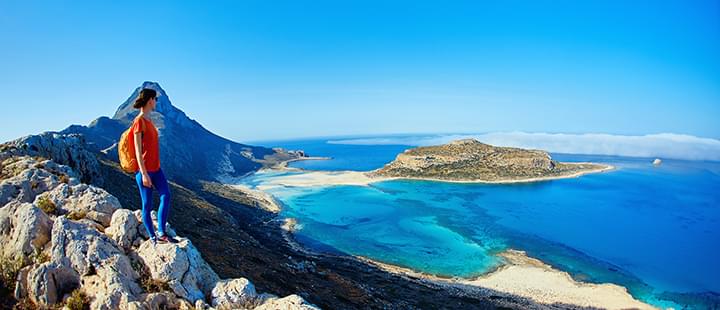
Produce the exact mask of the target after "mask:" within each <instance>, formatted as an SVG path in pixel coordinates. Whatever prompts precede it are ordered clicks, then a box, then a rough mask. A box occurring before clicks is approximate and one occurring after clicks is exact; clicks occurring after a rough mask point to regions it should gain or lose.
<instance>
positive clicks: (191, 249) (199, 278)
mask: <svg viewBox="0 0 720 310" xmlns="http://www.w3.org/2000/svg"><path fill="white" fill-rule="evenodd" d="M178 239H179V241H180V242H179V243H177V244H170V243H167V244H162V243H158V244H157V245H153V243H152V241H150V240H146V241H144V242H143V243H142V244H141V245H140V247H139V248H138V250H137V253H138V255H139V256H140V258H141V259H142V260H143V262H144V264H145V266H147V267H148V269H149V270H150V274H151V276H152V278H153V279H155V280H159V281H162V282H165V283H167V284H168V286H169V287H170V288H171V289H172V290H173V292H175V294H176V295H178V296H180V297H182V298H185V299H187V300H189V301H190V302H193V303H194V302H196V301H197V300H198V299H203V298H204V297H205V296H206V295H210V294H211V291H212V289H213V287H214V285H215V283H216V282H217V281H218V280H219V277H218V276H217V274H215V272H214V271H213V270H212V269H211V268H210V266H209V265H208V264H207V263H206V262H205V261H204V260H203V259H202V257H201V256H200V253H199V252H198V251H197V249H196V248H195V246H193V245H192V243H191V242H190V240H188V239H186V238H178Z"/></svg>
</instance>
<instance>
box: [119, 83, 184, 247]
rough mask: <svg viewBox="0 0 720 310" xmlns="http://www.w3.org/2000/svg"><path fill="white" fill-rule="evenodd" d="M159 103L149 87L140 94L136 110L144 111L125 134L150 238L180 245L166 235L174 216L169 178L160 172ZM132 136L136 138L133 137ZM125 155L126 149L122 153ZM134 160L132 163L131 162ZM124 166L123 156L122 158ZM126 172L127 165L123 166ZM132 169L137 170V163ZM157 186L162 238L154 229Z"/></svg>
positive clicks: (136, 102)
mask: <svg viewBox="0 0 720 310" xmlns="http://www.w3.org/2000/svg"><path fill="white" fill-rule="evenodd" d="M156 102H157V92H156V91H155V90H153V89H149V88H145V89H143V90H141V91H140V94H139V95H138V97H137V99H135V103H134V104H133V107H134V108H136V109H140V114H138V116H137V117H136V118H135V120H133V123H132V126H131V127H130V129H128V132H127V133H126V134H124V135H123V138H125V135H127V136H128V138H129V139H128V140H129V141H128V142H127V144H130V145H131V146H134V151H135V152H134V153H135V154H134V158H132V159H134V160H135V161H136V163H137V164H136V165H137V167H136V169H135V181H136V182H137V185H138V189H139V190H140V198H141V199H142V221H143V224H145V229H146V230H147V232H148V234H149V236H150V239H151V240H152V241H153V243H154V244H155V243H157V241H159V242H161V243H177V242H178V241H177V240H176V239H174V238H173V237H170V236H168V235H167V233H166V232H165V225H166V223H167V219H168V215H169V213H170V189H169V187H168V182H167V180H166V179H165V175H164V174H163V171H162V169H160V145H159V143H158V130H157V128H155V125H154V124H153V122H152V120H151V119H150V112H151V111H153V110H154V109H155V104H156ZM130 136H131V137H132V138H130ZM118 151H119V152H121V151H122V150H118ZM130 161H132V160H130ZM121 164H122V155H121ZM123 168H124V169H125V166H124V165H123ZM132 168H135V164H134V163H133V165H132ZM153 186H154V187H155V189H156V190H157V191H158V194H160V207H159V209H158V216H157V217H158V236H157V237H156V236H155V230H154V229H153V223H152V217H151V216H150V211H151V210H152V205H151V204H152V191H153Z"/></svg>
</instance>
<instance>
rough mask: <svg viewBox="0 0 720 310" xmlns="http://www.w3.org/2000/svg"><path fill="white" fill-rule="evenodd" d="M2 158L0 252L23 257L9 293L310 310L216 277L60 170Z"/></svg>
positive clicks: (54, 302)
mask: <svg viewBox="0 0 720 310" xmlns="http://www.w3.org/2000/svg"><path fill="white" fill-rule="evenodd" d="M0 158H3V160H2V162H0V171H1V172H2V175H1V178H0V198H1V199H2V204H0V254H1V255H2V259H4V260H8V259H17V260H18V261H19V262H20V266H19V268H18V270H16V271H15V272H16V281H15V282H14V283H2V284H3V285H4V286H8V287H12V286H14V297H15V298H16V299H23V300H27V301H28V302H30V303H32V304H34V305H36V306H38V307H41V308H45V307H56V306H58V305H62V304H63V303H65V302H67V301H68V300H70V299H72V298H75V297H74V296H85V297H84V298H85V302H86V303H87V305H88V306H89V307H90V308H91V309H160V308H166V309H215V308H218V309H253V308H256V307H259V308H261V309H317V308H316V307H315V306H313V305H311V304H308V303H307V302H305V301H304V300H303V299H302V298H301V297H299V296H297V295H290V296H288V297H285V298H277V297H275V296H273V295H270V294H258V293H257V292H256V291H255V287H254V286H253V285H252V283H251V282H250V281H249V280H247V279H245V278H236V279H220V277H218V275H217V274H216V273H215V272H214V271H213V270H212V268H211V267H210V266H209V265H208V263H207V262H205V260H204V259H203V258H202V256H201V254H200V252H199V251H198V250H197V249H196V248H195V246H193V244H192V242H191V241H190V240H189V239H186V238H183V237H177V238H178V239H179V240H180V243H178V244H157V245H154V244H153V243H152V242H151V241H150V240H147V238H148V236H147V232H146V231H145V228H144V226H143V224H142V218H141V216H140V212H139V211H135V212H133V211H130V210H127V209H123V208H122V206H121V205H120V203H119V202H118V200H117V199H116V198H115V197H114V196H112V195H110V194H108V193H107V192H106V191H105V190H103V189H101V188H99V187H96V186H94V185H88V184H83V183H80V182H79V181H78V178H77V176H78V174H76V172H74V170H72V169H70V168H69V167H67V166H64V165H58V164H56V163H55V162H53V161H51V160H43V159H40V158H35V157H30V156H8V155H7V154H2V156H0ZM153 217H156V215H155V214H153ZM168 233H169V234H171V235H174V234H175V233H174V230H172V229H171V228H170V227H168ZM6 271H7V270H6ZM77 292H80V293H81V294H79V295H77V294H75V293H77Z"/></svg>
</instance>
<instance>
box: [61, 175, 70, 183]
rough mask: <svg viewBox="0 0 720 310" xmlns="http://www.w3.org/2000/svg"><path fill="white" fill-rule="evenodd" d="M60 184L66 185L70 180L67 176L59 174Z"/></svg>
mask: <svg viewBox="0 0 720 310" xmlns="http://www.w3.org/2000/svg"><path fill="white" fill-rule="evenodd" d="M60 182H62V183H65V184H68V183H69V182H70V178H69V177H68V176H67V174H61V175H60Z"/></svg>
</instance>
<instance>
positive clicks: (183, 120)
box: [113, 81, 195, 127]
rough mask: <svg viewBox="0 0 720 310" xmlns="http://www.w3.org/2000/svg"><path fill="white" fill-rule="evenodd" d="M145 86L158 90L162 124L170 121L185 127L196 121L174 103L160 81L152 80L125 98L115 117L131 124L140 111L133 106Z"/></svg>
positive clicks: (157, 110)
mask: <svg viewBox="0 0 720 310" xmlns="http://www.w3.org/2000/svg"><path fill="white" fill-rule="evenodd" d="M145 88H149V89H153V90H155V91H156V92H157V97H158V100H157V105H156V106H155V112H156V113H159V114H161V115H162V119H163V121H161V122H159V123H160V124H164V125H168V124H167V123H168V121H170V123H174V124H178V125H180V126H183V127H191V126H192V125H193V123H195V122H194V121H193V120H191V119H190V118H189V117H188V116H187V115H185V112H183V111H182V110H180V109H178V108H177V107H175V106H173V105H172V103H171V102H170V97H168V95H167V93H166V92H165V90H164V89H163V88H162V87H160V84H159V83H158V82H151V81H145V82H143V83H142V84H141V85H140V86H138V87H137V88H135V91H133V93H132V94H131V95H130V97H128V99H127V100H125V102H123V103H122V104H121V105H120V106H119V107H118V109H117V110H116V111H115V115H113V119H116V120H120V121H122V122H124V123H128V124H129V123H130V122H131V121H132V119H133V118H135V116H137V114H138V113H139V112H140V111H139V110H137V109H135V108H133V103H134V102H135V99H137V97H138V95H139V94H140V91H141V90H143V89H145ZM153 120H155V117H153Z"/></svg>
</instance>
